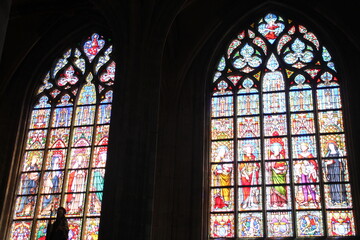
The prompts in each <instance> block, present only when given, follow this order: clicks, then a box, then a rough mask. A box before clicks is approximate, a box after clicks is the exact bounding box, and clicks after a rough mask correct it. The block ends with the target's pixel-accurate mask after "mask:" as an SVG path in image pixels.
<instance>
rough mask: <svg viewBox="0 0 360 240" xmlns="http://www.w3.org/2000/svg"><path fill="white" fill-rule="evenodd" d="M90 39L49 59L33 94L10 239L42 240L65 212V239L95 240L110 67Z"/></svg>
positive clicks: (100, 44) (106, 49) (102, 45)
mask: <svg viewBox="0 0 360 240" xmlns="http://www.w3.org/2000/svg"><path fill="white" fill-rule="evenodd" d="M111 53H112V45H111V40H110V39H106V38H105V37H104V36H101V35H100V34H97V33H94V34H92V35H90V36H89V37H88V38H87V39H84V40H83V42H80V43H79V44H77V45H75V46H74V47H72V48H69V49H66V50H65V51H64V53H63V54H62V55H61V56H60V57H59V58H58V59H56V60H55V61H54V64H53V67H52V68H51V69H50V71H49V72H48V73H47V74H45V76H44V78H43V79H42V84H41V85H40V87H39V88H38V89H37V91H36V94H35V100H34V102H35V103H34V105H33V110H32V112H31V114H30V118H29V124H28V131H27V133H26V140H25V149H24V151H23V154H22V166H21V173H20V176H19V184H18V189H17V192H16V198H15V207H14V211H13V220H12V223H11V229H10V231H9V237H8V239H11V240H18V239H24V240H30V239H36V240H41V239H45V236H46V230H47V224H48V222H49V221H53V220H54V219H55V217H56V216H55V215H56V209H57V208H58V207H59V206H63V207H64V208H65V209H66V216H67V217H68V224H69V238H68V239H69V240H70V239H71V240H80V239H97V235H98V230H99V223H100V215H101V202H102V196H103V186H104V175H105V166H106V159H107V145H108V137H109V126H110V125H109V124H110V117H111V104H112V96H113V84H114V80H115V79H114V75H115V62H114V61H112V60H111Z"/></svg>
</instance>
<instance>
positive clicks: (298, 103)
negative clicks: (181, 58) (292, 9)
mask: <svg viewBox="0 0 360 240" xmlns="http://www.w3.org/2000/svg"><path fill="white" fill-rule="evenodd" d="M324 43H326V41H325V40H324V39H320V38H319V37H318V36H317V35H316V33H315V32H313V30H312V29H311V28H308V27H307V26H305V25H303V24H301V23H299V22H297V21H296V20H295V19H289V18H286V17H285V16H282V15H281V14H277V13H272V12H270V13H267V14H265V15H263V16H261V17H260V18H259V19H258V20H257V21H255V22H254V23H252V24H250V25H249V26H248V27H247V28H244V29H241V30H239V31H238V33H237V34H236V35H235V36H233V38H232V39H231V40H230V41H229V42H228V43H227V45H226V46H225V47H224V48H223V50H222V53H221V55H220V56H219V58H218V61H217V65H216V67H215V69H214V70H213V76H212V78H211V79H210V80H209V84H210V85H211V101H210V117H211V119H210V134H209V136H210V143H209V171H208V172H209V176H208V177H209V218H208V226H209V228H208V236H209V238H210V239H219V238H230V239H241V238H245V239H248V238H265V237H275V238H292V237H314V238H316V237H319V238H321V237H352V236H355V235H356V233H355V219H354V209H353V202H352V189H351V177H350V175H349V168H350V165H351V161H352V160H351V156H350V155H349V154H348V153H349V151H348V145H349V144H348V143H347V139H348V138H347V133H346V127H345V124H344V122H345V121H344V107H343V105H344V104H343V98H342V95H341V88H342V84H343V81H345V79H342V78H341V76H340V74H339V72H338V69H337V65H336V61H335V59H334V58H333V56H332V54H331V52H330V51H329V49H328V48H327V46H326V45H325V44H324Z"/></svg>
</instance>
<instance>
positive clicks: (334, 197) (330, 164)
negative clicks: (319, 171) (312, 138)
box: [325, 140, 347, 204]
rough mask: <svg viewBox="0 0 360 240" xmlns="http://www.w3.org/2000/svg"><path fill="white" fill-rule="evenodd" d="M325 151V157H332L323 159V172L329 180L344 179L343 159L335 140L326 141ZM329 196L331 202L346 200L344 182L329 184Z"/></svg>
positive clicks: (338, 180)
mask: <svg viewBox="0 0 360 240" xmlns="http://www.w3.org/2000/svg"><path fill="white" fill-rule="evenodd" d="M327 150H328V151H327V153H326V155H325V157H330V158H332V159H329V160H325V174H326V178H327V180H328V181H329V182H335V183H336V182H342V181H344V176H345V169H344V164H343V160H342V159H341V158H339V157H341V156H342V154H341V151H340V149H339V148H338V145H337V143H336V142H335V141H331V140H330V141H328V142H327ZM330 198H331V202H332V203H333V204H341V203H342V202H346V201H347V196H346V189H345V184H331V185H330Z"/></svg>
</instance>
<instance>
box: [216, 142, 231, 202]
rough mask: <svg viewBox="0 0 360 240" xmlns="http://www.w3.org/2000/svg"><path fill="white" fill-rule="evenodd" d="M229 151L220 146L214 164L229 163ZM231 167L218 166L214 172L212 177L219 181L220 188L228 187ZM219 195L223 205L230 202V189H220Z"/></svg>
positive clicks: (226, 165) (225, 165)
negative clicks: (223, 202)
mask: <svg viewBox="0 0 360 240" xmlns="http://www.w3.org/2000/svg"><path fill="white" fill-rule="evenodd" d="M228 153H229V149H228V148H227V147H226V146H224V145H221V146H219V148H218V149H217V156H216V159H215V161H216V162H230V161H231V160H230V159H229V156H228ZM232 170H233V169H232V165H231V164H218V165H217V166H216V169H215V171H214V175H215V176H216V177H217V179H218V181H219V185H220V186H221V187H225V186H230V185H231V173H232ZM221 195H222V197H223V199H224V201H225V203H227V202H229V201H230V189H229V188H222V189H221Z"/></svg>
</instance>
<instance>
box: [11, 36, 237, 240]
mask: <svg viewBox="0 0 360 240" xmlns="http://www.w3.org/2000/svg"><path fill="white" fill-rule="evenodd" d="M109 41H110V40H109ZM109 41H108V40H106V39H105V38H104V37H103V36H102V35H100V34H98V33H94V34H92V35H90V37H89V38H88V39H85V40H84V41H82V42H80V43H79V44H74V47H71V48H67V49H66V50H65V51H64V53H63V54H62V55H61V56H60V57H58V58H56V59H55V61H54V63H53V65H52V66H53V68H51V69H50V71H48V72H47V73H46V75H45V76H43V77H42V79H41V83H40V86H39V88H38V89H37V91H36V94H37V95H36V96H35V99H34V102H35V104H34V106H33V109H32V110H31V112H30V114H29V120H28V126H27V132H26V136H25V138H26V139H25V142H24V150H23V152H22V153H21V156H22V166H21V167H20V170H21V172H20V174H19V178H18V187H17V190H16V196H14V199H15V200H14V212H13V216H12V218H13V220H12V223H11V224H10V225H11V227H10V228H9V230H8V238H7V239H12V240H19V239H24V240H25V239H28V240H30V239H31V240H34V239H37V240H43V239H45V237H46V232H47V226H48V223H49V222H53V221H54V219H55V217H56V214H55V212H56V209H57V208H59V207H60V206H63V207H64V208H65V209H66V212H67V213H66V216H67V217H68V225H69V236H68V239H69V240H70V239H77V240H85V239H86V240H88V239H97V237H98V230H99V224H100V216H101V202H102V195H103V187H104V177H105V166H106V161H107V150H108V147H107V146H108V136H109V131H110V125H109V124H110V117H111V108H112V105H111V104H112V98H113V87H112V86H113V84H114V80H115V66H116V64H115V62H114V61H112V49H113V46H112V45H110V42H109ZM78 46H82V47H80V48H79V47H78ZM94 71H95V72H94ZM220 112H222V111H219V114H220ZM230 115H231V114H230ZM220 135H221V134H220ZM230 138H231V137H230ZM224 145H227V144H224ZM219 147H220V145H219ZM228 147H229V150H231V151H233V147H232V146H230V145H228ZM219 155H221V154H219ZM222 159H223V158H222ZM222 161H223V160H220V162H222ZM224 162H226V161H225V160H224ZM224 168H226V166H225V165H224ZM230 174H233V173H232V170H231V171H230ZM232 178H233V177H232ZM233 182H234V181H233ZM94 217H96V218H94ZM83 223H84V224H83Z"/></svg>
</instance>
